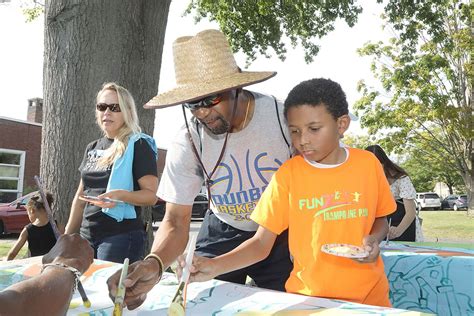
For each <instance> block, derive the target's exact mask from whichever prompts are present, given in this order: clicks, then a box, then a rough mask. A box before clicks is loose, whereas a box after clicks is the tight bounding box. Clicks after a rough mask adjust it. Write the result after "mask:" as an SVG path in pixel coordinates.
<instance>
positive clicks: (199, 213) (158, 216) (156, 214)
mask: <svg viewBox="0 0 474 316" xmlns="http://www.w3.org/2000/svg"><path fill="white" fill-rule="evenodd" d="M207 206H208V201H207V196H206V194H204V193H199V194H198V195H197V196H196V198H195V199H194V204H193V209H192V213H191V218H194V219H198V218H203V217H204V215H206V211H207ZM165 208H166V202H165V201H163V200H159V201H158V202H157V203H156V205H155V206H153V207H152V219H153V222H157V221H161V220H163V217H164V216H165Z"/></svg>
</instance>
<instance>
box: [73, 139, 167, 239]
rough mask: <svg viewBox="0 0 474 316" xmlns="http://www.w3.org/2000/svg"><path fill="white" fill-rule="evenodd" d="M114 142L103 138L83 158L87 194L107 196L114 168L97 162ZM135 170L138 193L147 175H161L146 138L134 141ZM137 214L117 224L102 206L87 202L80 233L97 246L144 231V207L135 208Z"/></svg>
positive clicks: (82, 166) (135, 184)
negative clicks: (114, 237) (139, 180)
mask: <svg viewBox="0 0 474 316" xmlns="http://www.w3.org/2000/svg"><path fill="white" fill-rule="evenodd" d="M112 143H113V139H109V138H106V137H103V138H100V139H98V140H96V141H94V142H92V143H90V144H89V145H87V148H86V151H85V154H84V158H83V160H82V163H81V166H80V167H79V171H80V172H81V179H82V183H83V185H84V195H91V196H98V195H100V194H102V193H105V191H106V189H107V184H108V182H109V178H110V173H111V171H112V165H110V166H108V167H102V166H98V165H97V161H98V159H99V158H100V157H102V156H103V154H104V151H105V150H106V149H107V148H109V147H110V145H112ZM132 169H133V170H132V171H133V189H134V190H135V191H137V190H140V186H139V185H138V179H140V178H141V177H143V176H146V175H153V176H157V175H158V171H157V167H156V158H155V154H154V152H153V150H152V148H151V147H150V145H148V143H147V141H146V140H144V139H139V140H137V141H136V142H135V148H134V155H133V168H132ZM135 212H136V213H137V218H135V219H124V220H123V221H121V222H117V221H116V220H115V219H113V218H112V217H110V216H108V215H106V214H104V213H103V212H102V209H101V208H100V207H98V206H95V205H93V204H90V203H86V206H85V208H84V216H83V218H82V224H81V230H80V233H81V236H83V237H84V238H86V239H87V240H89V242H91V243H94V242H98V241H100V240H101V239H103V238H105V237H108V236H113V235H117V234H122V233H126V232H129V231H133V230H140V229H142V230H144V225H143V222H142V219H141V207H140V206H135Z"/></svg>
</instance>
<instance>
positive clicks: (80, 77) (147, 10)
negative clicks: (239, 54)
mask: <svg viewBox="0 0 474 316" xmlns="http://www.w3.org/2000/svg"><path fill="white" fill-rule="evenodd" d="M170 2H171V0H162V1H155V0H121V1H113V0H94V1H80V0H75V1H71V0H54V1H53V0H51V1H46V4H45V53H44V83H43V87H44V88H43V89H44V91H43V95H44V112H43V115H44V116H43V133H42V152H41V177H42V179H43V183H44V184H45V187H46V188H47V189H48V190H50V191H51V192H52V193H53V195H54V197H55V203H54V205H53V211H54V212H55V217H56V219H57V221H58V222H59V224H60V225H64V224H65V223H66V222H67V219H68V217H69V213H70V208H71V202H72V198H73V196H74V194H75V191H76V189H77V186H78V184H79V178H80V174H79V172H78V167H79V165H80V163H81V161H82V158H83V155H84V150H85V147H86V145H87V144H88V143H89V142H91V141H93V140H95V139H97V138H99V137H101V135H102V133H101V130H100V129H99V127H98V126H97V124H96V120H95V109H94V108H95V97H96V94H97V92H98V91H99V89H100V87H101V86H102V84H103V83H104V82H108V81H115V82H117V83H119V84H120V85H122V86H124V87H125V88H127V89H128V90H129V91H130V92H131V93H132V95H133V96H134V98H135V102H136V104H137V109H138V116H139V119H140V126H141V127H142V129H143V131H144V132H145V133H147V134H150V135H152V133H153V124H154V118H155V113H154V111H151V110H145V109H143V104H144V103H146V101H148V100H149V99H151V98H152V97H153V96H154V95H156V93H157V91H158V81H159V74H160V68H161V55H162V50H163V44H164V37H165V31H166V23H167V20H168V11H169V5H170ZM147 209H148V211H147V212H145V213H146V214H145V216H146V218H149V219H151V213H150V212H149V208H147ZM147 213H148V214H147Z"/></svg>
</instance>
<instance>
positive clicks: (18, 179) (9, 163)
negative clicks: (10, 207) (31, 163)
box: [0, 148, 25, 203]
mask: <svg viewBox="0 0 474 316" xmlns="http://www.w3.org/2000/svg"><path fill="white" fill-rule="evenodd" d="M24 170H25V152H24V151H20V150H11V149H2V148H0V203H7V202H11V201H13V200H15V199H17V198H19V197H20V196H21V194H22V189H23V174H24Z"/></svg>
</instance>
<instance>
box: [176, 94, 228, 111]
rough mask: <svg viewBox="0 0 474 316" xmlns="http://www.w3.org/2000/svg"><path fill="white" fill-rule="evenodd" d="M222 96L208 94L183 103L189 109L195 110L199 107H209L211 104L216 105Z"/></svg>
mask: <svg viewBox="0 0 474 316" xmlns="http://www.w3.org/2000/svg"><path fill="white" fill-rule="evenodd" d="M221 101H222V97H221V96H220V95H218V94H217V95H210V96H208V97H205V98H203V99H200V100H196V101H191V102H185V103H183V105H184V106H185V107H187V108H188V109H190V110H191V111H195V110H197V109H199V108H211V107H213V106H216V105H218V104H219V103H221Z"/></svg>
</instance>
